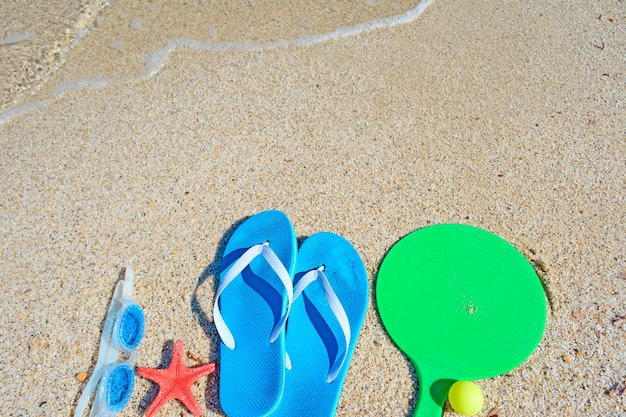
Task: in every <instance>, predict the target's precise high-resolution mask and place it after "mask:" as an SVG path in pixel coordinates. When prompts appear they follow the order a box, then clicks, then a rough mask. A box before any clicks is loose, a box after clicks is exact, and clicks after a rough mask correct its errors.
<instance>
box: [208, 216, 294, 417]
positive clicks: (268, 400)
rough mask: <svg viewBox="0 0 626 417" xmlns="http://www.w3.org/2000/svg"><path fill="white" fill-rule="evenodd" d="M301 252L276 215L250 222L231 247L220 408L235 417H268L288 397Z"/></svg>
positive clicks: (219, 305) (225, 276)
mask: <svg viewBox="0 0 626 417" xmlns="http://www.w3.org/2000/svg"><path fill="white" fill-rule="evenodd" d="M296 250H297V244H296V235H295V232H294V230H293V226H292V225H291V222H290V221H289V219H288V218H287V216H285V214H283V213H282V212H280V211H276V210H271V211H265V212H262V213H259V214H256V215H254V216H252V217H250V218H249V219H247V220H246V221H244V222H243V223H242V224H241V225H240V226H239V227H238V228H237V230H235V232H234V233H233V235H232V237H231V238H230V239H229V241H228V243H227V244H226V249H225V251H224V256H223V258H222V263H221V273H220V285H219V287H218V289H217V292H216V295H215V304H214V306H213V319H214V322H215V327H216V328H217V331H218V333H219V335H220V338H221V340H222V343H221V345H220V367H219V368H220V403H221V406H222V409H223V411H224V412H225V413H226V414H227V415H228V416H230V417H253V416H255V417H256V416H264V415H266V414H268V413H269V412H271V411H272V410H273V409H274V408H275V407H276V404H277V403H278V401H279V400H280V397H281V395H282V392H283V385H284V380H285V347H284V342H285V332H284V327H285V326H284V325H285V321H286V319H287V316H288V314H289V309H290V306H291V302H292V297H293V284H292V278H293V272H294V267H295V259H296Z"/></svg>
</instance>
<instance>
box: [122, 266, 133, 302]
mask: <svg viewBox="0 0 626 417" xmlns="http://www.w3.org/2000/svg"><path fill="white" fill-rule="evenodd" d="M123 282H124V286H123V289H122V297H124V298H133V285H134V284H135V274H134V273H133V270H132V269H131V268H130V267H126V271H125V272H124V281H123Z"/></svg>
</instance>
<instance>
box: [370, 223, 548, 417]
mask: <svg viewBox="0 0 626 417" xmlns="http://www.w3.org/2000/svg"><path fill="white" fill-rule="evenodd" d="M376 298H377V303H378V309H379V312H380V316H381V318H382V321H383V324H384V326H385V327H386V329H387V331H388V332H389V334H390V335H391V337H392V339H393V340H394V342H395V343H396V344H397V345H398V346H399V347H400V348H401V349H402V350H403V351H404V352H405V353H406V354H407V356H408V357H409V358H410V359H411V361H412V362H413V363H414V364H415V366H416V368H417V372H418V376H419V379H420V381H419V382H420V396H419V401H418V404H417V409H416V413H415V415H416V416H417V415H419V416H434V415H441V412H442V406H443V404H444V403H445V399H446V396H447V391H448V389H449V387H450V385H451V384H452V383H453V382H455V381H456V380H460V379H466V380H473V379H482V378H490V377H493V376H496V375H500V374H502V373H505V372H508V371H510V370H511V369H513V368H515V367H517V366H518V365H519V364H521V363H522V362H523V361H524V360H525V359H526V358H527V357H528V356H529V355H530V354H531V353H532V351H533V350H534V349H535V348H536V347H537V345H538V344H539V341H540V340H541V336H542V334H543V330H544V327H545V323H546V301H545V296H544V293H543V289H542V287H541V283H540V281H539V279H538V277H537V275H536V273H535V271H534V269H533V268H532V266H531V265H530V263H529V262H528V261H527V260H526V259H525V258H524V257H523V255H522V254H521V253H519V252H518V251H517V250H516V249H515V248H514V247H513V246H512V245H510V244H509V243H507V242H506V241H505V240H503V239H501V238H499V237H498V236H496V235H494V234H491V233H489V232H487V231H485V230H481V229H478V228H475V227H471V226H464V225H455V224H443V225H436V226H431V227H426V228H424V229H420V230H417V231H415V232H413V233H411V234H409V235H407V236H406V237H404V238H403V239H401V240H400V241H399V242H398V243H396V245H394V247H393V248H392V249H391V250H390V251H389V253H388V254H387V256H386V257H385V259H384V260H383V263H382V265H381V267H380V271H379V273H378V279H377V283H376Z"/></svg>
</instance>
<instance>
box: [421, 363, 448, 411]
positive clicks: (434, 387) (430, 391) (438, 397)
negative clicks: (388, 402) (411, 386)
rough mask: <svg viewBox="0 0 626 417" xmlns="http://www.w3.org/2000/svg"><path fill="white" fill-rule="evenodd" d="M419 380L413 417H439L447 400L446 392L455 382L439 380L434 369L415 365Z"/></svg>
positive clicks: (444, 379) (437, 373)
mask: <svg viewBox="0 0 626 417" xmlns="http://www.w3.org/2000/svg"><path fill="white" fill-rule="evenodd" d="M413 365H415V369H416V370H417V376H418V379H419V396H418V398H417V404H416V406H415V413H414V414H413V416H414V417H441V416H442V415H443V407H444V405H445V403H446V400H447V399H448V391H449V390H450V387H451V386H452V384H454V382H455V380H453V379H448V378H441V377H439V376H440V375H441V373H440V372H437V371H436V370H435V369H432V368H429V367H428V366H424V365H423V364H420V365H418V364H416V363H415V362H413Z"/></svg>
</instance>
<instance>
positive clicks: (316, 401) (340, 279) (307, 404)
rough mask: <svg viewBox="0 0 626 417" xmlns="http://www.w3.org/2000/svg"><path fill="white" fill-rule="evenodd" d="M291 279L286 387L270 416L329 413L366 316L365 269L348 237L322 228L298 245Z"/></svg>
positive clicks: (319, 416)
mask: <svg viewBox="0 0 626 417" xmlns="http://www.w3.org/2000/svg"><path fill="white" fill-rule="evenodd" d="M294 284H295V287H294V301H293V304H292V306H291V312H290V313H289V319H288V323H287V331H286V336H285V338H286V342H285V349H286V353H287V366H288V370H287V373H286V375H285V389H284V391H283V396H282V399H281V400H280V403H279V404H278V407H276V409H275V410H274V411H273V412H272V413H271V414H270V416H272V417H294V416H298V417H327V416H329V417H330V416H333V415H334V414H335V410H336V408H337V404H338V402H339V396H340V394H341V388H342V386H343V382H344V380H345V377H346V372H347V371H348V366H349V362H350V359H351V357H352V353H353V351H354V347H355V345H356V340H357V337H358V334H359V332H360V330H361V327H362V325H363V320H364V319H365V313H366V309H367V303H368V298H369V290H368V279H367V272H366V271H365V267H364V265H363V261H362V260H361V258H360V257H359V254H358V253H357V251H356V250H355V249H354V247H353V246H352V245H351V244H350V243H349V242H348V241H347V240H345V239H344V238H342V237H341V236H338V235H335V234H332V233H327V232H323V233H317V234H314V235H313V236H311V237H309V238H308V239H306V240H305V241H304V243H303V244H302V246H301V248H300V250H299V251H298V260H297V263H296V273H295V276H294Z"/></svg>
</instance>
